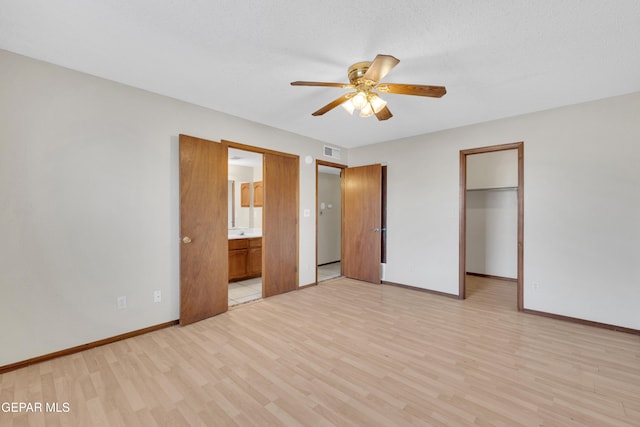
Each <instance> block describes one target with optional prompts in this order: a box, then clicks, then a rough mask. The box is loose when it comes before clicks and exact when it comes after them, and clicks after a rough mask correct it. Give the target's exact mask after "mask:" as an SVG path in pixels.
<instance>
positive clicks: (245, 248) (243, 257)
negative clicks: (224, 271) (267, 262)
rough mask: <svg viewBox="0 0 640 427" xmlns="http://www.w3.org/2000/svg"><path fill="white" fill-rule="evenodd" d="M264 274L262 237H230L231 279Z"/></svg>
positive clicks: (248, 277) (243, 278) (242, 278)
mask: <svg viewBox="0 0 640 427" xmlns="http://www.w3.org/2000/svg"><path fill="white" fill-rule="evenodd" d="M261 275H262V237H250V238H238V239H229V281H234V280H245V279H250V278H252V277H259V276H261Z"/></svg>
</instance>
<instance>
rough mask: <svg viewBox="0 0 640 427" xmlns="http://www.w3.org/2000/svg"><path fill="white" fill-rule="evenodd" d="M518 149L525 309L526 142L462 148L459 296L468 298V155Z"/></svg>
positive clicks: (519, 301) (520, 289)
mask: <svg viewBox="0 0 640 427" xmlns="http://www.w3.org/2000/svg"><path fill="white" fill-rule="evenodd" d="M514 149H515V150H518V254H517V258H518V268H517V276H518V277H517V278H516V284H517V292H518V297H517V306H518V311H523V310H524V294H523V283H524V276H523V268H524V264H523V263H524V142H522V141H521V142H514V143H511V144H501V145H492V146H488V147H479V148H472V149H468V150H460V233H459V234H460V245H459V256H458V259H459V264H458V281H459V284H458V298H459V299H465V298H466V273H467V156H469V155H472V154H481V153H491V152H495V151H506V150H514Z"/></svg>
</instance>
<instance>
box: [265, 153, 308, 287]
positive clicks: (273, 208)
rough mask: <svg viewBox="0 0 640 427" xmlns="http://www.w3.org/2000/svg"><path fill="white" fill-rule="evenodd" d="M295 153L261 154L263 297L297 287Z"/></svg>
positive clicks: (297, 162) (296, 163)
mask: <svg viewBox="0 0 640 427" xmlns="http://www.w3.org/2000/svg"><path fill="white" fill-rule="evenodd" d="M298 169H299V159H298V157H297V156H296V157H290V156H282V155H278V154H273V153H265V154H264V177H263V182H264V188H263V191H264V194H263V197H264V201H263V202H264V208H263V221H264V222H263V224H264V225H263V228H262V234H263V236H262V245H263V251H262V254H263V255H262V256H263V262H262V293H263V296H264V297H269V296H272V295H277V294H281V293H284V292H289V291H292V290H294V289H297V288H298V180H299V176H298Z"/></svg>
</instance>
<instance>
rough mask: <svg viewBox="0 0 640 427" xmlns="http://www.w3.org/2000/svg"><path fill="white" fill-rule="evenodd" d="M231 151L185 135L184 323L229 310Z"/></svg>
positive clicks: (182, 168) (182, 179)
mask: <svg viewBox="0 0 640 427" xmlns="http://www.w3.org/2000/svg"><path fill="white" fill-rule="evenodd" d="M227 162H228V159H227V147H226V146H225V145H223V144H219V143H216V142H213V141H207V140H205V139H200V138H194V137H191V136H186V135H180V239H181V243H180V324H181V325H188V324H189V323H193V322H197V321H199V320H202V319H206V318H208V317H211V316H215V315H216V314H220V313H223V312H225V311H227V309H228V275H229V257H228V254H229V248H228V228H227V216H228V213H227V184H228V183H227V180H228V177H227V167H228V165H227Z"/></svg>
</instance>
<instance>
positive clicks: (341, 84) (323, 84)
mask: <svg viewBox="0 0 640 427" xmlns="http://www.w3.org/2000/svg"><path fill="white" fill-rule="evenodd" d="M291 86H327V87H339V88H342V89H353V88H355V86H354V85H352V84H349V83H326V82H291Z"/></svg>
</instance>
